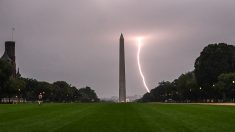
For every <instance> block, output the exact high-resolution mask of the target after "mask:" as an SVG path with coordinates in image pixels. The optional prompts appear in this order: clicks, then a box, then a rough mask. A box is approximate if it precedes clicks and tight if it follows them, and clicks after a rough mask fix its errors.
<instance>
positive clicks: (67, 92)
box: [0, 59, 99, 102]
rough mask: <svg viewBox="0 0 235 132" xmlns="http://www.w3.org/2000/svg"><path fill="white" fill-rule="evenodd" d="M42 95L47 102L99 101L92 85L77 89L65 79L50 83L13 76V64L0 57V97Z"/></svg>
mask: <svg viewBox="0 0 235 132" xmlns="http://www.w3.org/2000/svg"><path fill="white" fill-rule="evenodd" d="M40 94H41V95H42V97H43V100H44V101H46V102H98V101H99V98H98V97H97V95H96V93H95V91H94V90H92V89H91V88H90V87H85V88H80V89H77V88H76V87H74V86H71V85H70V84H68V83H67V82H65V81H56V82H54V83H52V84H51V83H48V82H44V81H37V80H35V79H28V78H22V77H13V76H12V65H11V64H10V63H9V62H7V61H4V60H1V59H0V99H1V98H23V99H26V100H28V101H37V100H38V96H39V95H40Z"/></svg>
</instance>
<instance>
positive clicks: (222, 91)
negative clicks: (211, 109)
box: [215, 72, 235, 101]
mask: <svg viewBox="0 0 235 132" xmlns="http://www.w3.org/2000/svg"><path fill="white" fill-rule="evenodd" d="M215 89H216V94H217V98H219V99H223V100H224V101H229V100H230V99H233V100H234V98H235V73H234V72H233V73H226V74H224V73H223V74H221V75H220V76H219V77H218V82H217V83H216V84H215Z"/></svg>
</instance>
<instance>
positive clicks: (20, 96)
mask: <svg viewBox="0 0 235 132" xmlns="http://www.w3.org/2000/svg"><path fill="white" fill-rule="evenodd" d="M18 92H19V98H18V103H20V97H21V96H20V89H18Z"/></svg>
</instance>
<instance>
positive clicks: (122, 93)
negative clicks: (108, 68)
mask: <svg viewBox="0 0 235 132" xmlns="http://www.w3.org/2000/svg"><path fill="white" fill-rule="evenodd" d="M119 44H120V47H119V102H126V77H125V49H124V37H123V35H122V34H121V36H120V40H119Z"/></svg>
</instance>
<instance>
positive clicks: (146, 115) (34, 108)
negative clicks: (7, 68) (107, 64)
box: [0, 103, 235, 132]
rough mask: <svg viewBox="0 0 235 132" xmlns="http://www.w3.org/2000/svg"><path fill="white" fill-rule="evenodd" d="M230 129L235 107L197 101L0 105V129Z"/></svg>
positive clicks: (124, 131)
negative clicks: (202, 103) (203, 103)
mask: <svg viewBox="0 0 235 132" xmlns="http://www.w3.org/2000/svg"><path fill="white" fill-rule="evenodd" d="M5 131H10V132H21V131H22V132H25V131H32V132H36V131H64V132H71V131H78V132H158V131H163V132H168V131H169V132H174V131H178V132H184V131H186V132H188V131H195V132H198V131H204V132H215V131H220V132H229V131H231V132H232V131H233V132H234V131H235V106H212V105H198V104H134V103H133V104H105V103H103V104H102V103H101V104H43V105H41V106H39V105H37V104H18V105H0V132H5Z"/></svg>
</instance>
